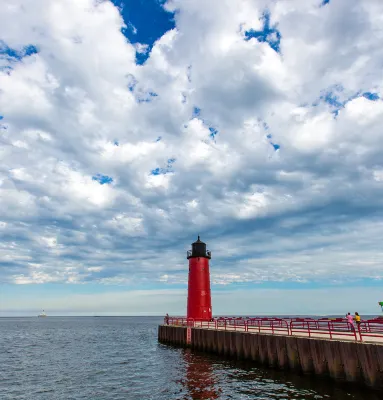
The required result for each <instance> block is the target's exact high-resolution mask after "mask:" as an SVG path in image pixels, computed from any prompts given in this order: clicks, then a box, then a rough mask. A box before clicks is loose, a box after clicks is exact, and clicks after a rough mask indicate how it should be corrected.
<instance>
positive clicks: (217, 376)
mask: <svg viewBox="0 0 383 400" xmlns="http://www.w3.org/2000/svg"><path fill="white" fill-rule="evenodd" d="M180 356H181V359H182V362H183V364H184V365H183V366H184V373H183V377H182V379H180V380H179V381H178V384H180V386H181V391H180V393H179V397H176V398H177V399H183V400H186V399H193V400H194V399H201V400H207V399H230V398H238V399H262V400H266V399H267V400H273V399H285V400H321V399H335V400H346V399H347V400H379V399H381V398H382V397H381V396H380V395H381V393H378V392H374V391H370V390H368V389H364V388H359V387H357V386H355V385H352V384H349V383H343V384H342V383H339V382H333V381H332V380H329V379H326V378H320V377H316V376H307V375H300V374H297V373H296V372H291V371H280V370H273V369H268V368H263V367H256V366H254V364H252V363H250V362H241V361H234V360H227V359H224V358H222V357H219V356H216V355H212V354H206V353H200V352H194V351H191V350H190V349H185V350H182V351H181V353H180Z"/></svg>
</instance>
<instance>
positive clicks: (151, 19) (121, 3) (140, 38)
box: [112, 0, 175, 65]
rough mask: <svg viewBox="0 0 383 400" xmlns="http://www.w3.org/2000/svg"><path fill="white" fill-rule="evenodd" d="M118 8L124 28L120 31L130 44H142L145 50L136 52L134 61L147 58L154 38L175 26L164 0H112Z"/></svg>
mask: <svg viewBox="0 0 383 400" xmlns="http://www.w3.org/2000/svg"><path fill="white" fill-rule="evenodd" d="M112 2H113V4H115V5H116V6H117V7H119V9H120V13H121V15H122V18H123V19H124V22H125V24H126V25H127V27H126V28H123V29H122V30H121V31H122V33H123V34H124V35H125V37H126V38H127V39H128V40H129V42H130V43H132V44H144V45H147V46H148V48H147V50H146V52H141V51H137V52H136V63H137V64H139V65H142V64H144V63H145V61H146V60H147V59H148V58H149V56H150V52H151V50H152V48H153V45H154V43H155V41H156V40H158V39H159V38H160V37H161V36H162V35H163V34H164V33H166V32H167V31H169V30H171V29H173V28H174V27H175V21H174V14H173V13H170V12H167V11H166V10H165V9H164V8H163V5H164V3H165V0H112Z"/></svg>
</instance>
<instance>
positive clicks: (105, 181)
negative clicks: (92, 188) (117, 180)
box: [92, 174, 113, 185]
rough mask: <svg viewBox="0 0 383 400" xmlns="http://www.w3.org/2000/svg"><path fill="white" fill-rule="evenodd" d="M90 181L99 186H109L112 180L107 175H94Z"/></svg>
mask: <svg viewBox="0 0 383 400" xmlns="http://www.w3.org/2000/svg"><path fill="white" fill-rule="evenodd" d="M92 180H93V181H97V182H99V183H100V185H104V184H110V183H112V182H113V178H111V177H110V176H108V175H102V174H96V175H95V176H93V177H92Z"/></svg>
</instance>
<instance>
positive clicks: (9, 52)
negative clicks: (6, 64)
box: [0, 40, 39, 61]
mask: <svg viewBox="0 0 383 400" xmlns="http://www.w3.org/2000/svg"><path fill="white" fill-rule="evenodd" d="M38 52H39V51H38V49H37V47H36V46H33V45H31V44H30V45H27V46H24V47H23V48H22V49H21V50H16V49H12V48H10V47H9V46H8V45H7V44H6V43H5V42H3V41H2V40H0V58H5V59H6V60H8V61H21V60H22V59H23V58H24V57H28V56H31V55H32V54H37V53H38Z"/></svg>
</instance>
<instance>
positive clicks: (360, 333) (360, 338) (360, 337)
mask: <svg viewBox="0 0 383 400" xmlns="http://www.w3.org/2000/svg"><path fill="white" fill-rule="evenodd" d="M361 325H362V322H361V323H360V324H357V326H358V332H359V340H360V341H361V342H363V338H362V331H361V330H360V326H361ZM368 325H370V324H368ZM369 329H370V327H369ZM355 339H356V338H355Z"/></svg>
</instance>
